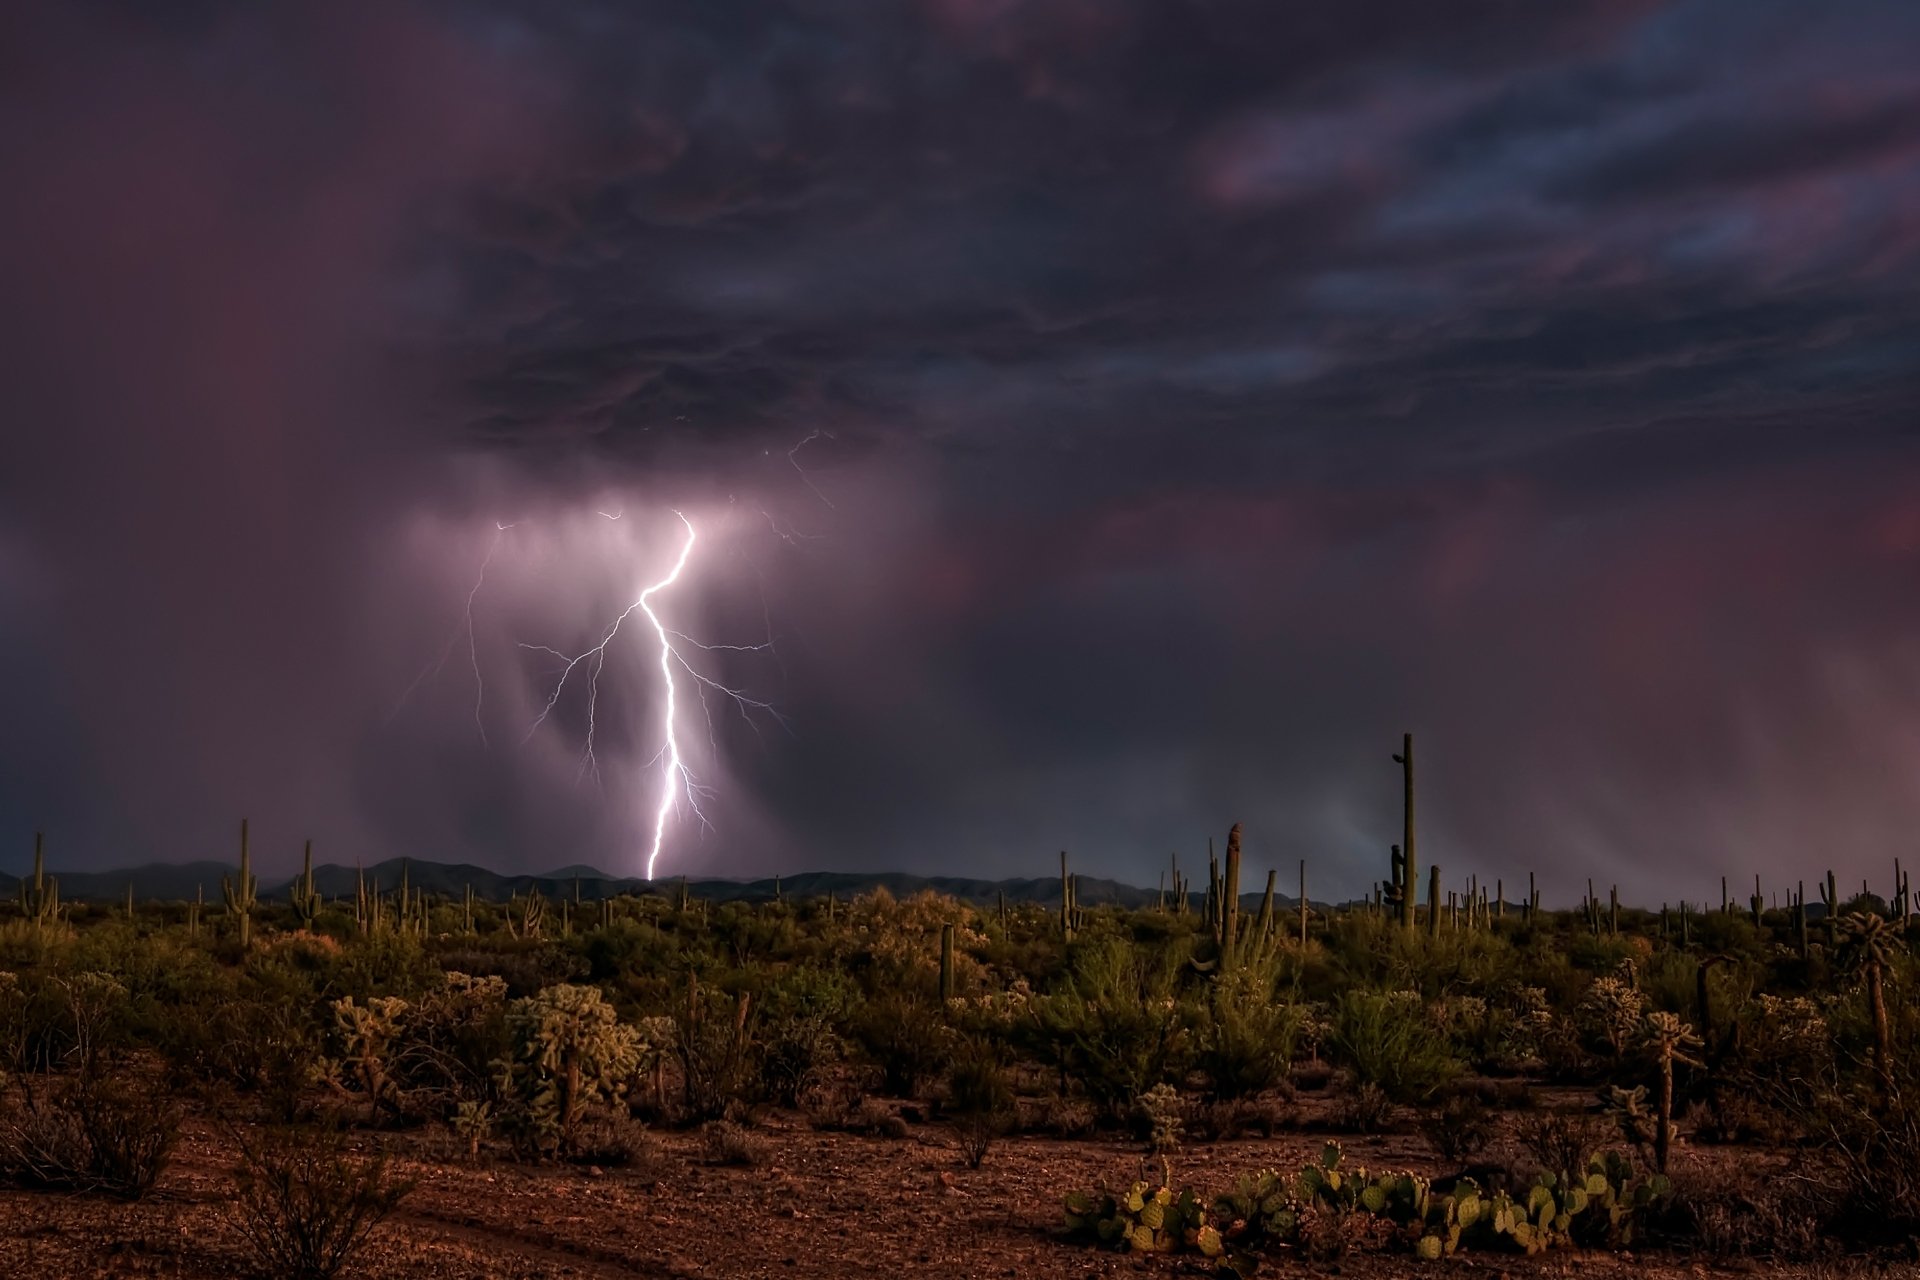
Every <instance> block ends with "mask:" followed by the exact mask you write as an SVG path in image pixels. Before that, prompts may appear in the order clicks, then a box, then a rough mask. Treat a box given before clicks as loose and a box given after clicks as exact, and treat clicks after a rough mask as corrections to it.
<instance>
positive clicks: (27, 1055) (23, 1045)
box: [0, 971, 66, 1088]
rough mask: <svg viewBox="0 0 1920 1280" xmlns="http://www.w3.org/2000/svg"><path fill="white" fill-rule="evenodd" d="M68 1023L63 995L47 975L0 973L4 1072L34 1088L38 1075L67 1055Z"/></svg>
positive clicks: (0, 1050) (0, 1044)
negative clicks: (33, 1081) (65, 1031)
mask: <svg viewBox="0 0 1920 1280" xmlns="http://www.w3.org/2000/svg"><path fill="white" fill-rule="evenodd" d="M65 1023H66V1001H65V999H64V996H63V993H62V992H61V990H60V988H59V987H58V986H57V985H56V984H55V983H54V982H53V981H52V980H51V979H49V978H48V977H47V976H46V974H44V973H41V972H34V971H28V972H26V973H13V972H10V971H0V1072H3V1073H5V1074H6V1075H13V1076H18V1077H19V1078H20V1079H21V1080H22V1081H23V1082H25V1083H26V1084H27V1086H28V1087H29V1088H30V1087H31V1080H32V1076H33V1075H34V1074H35V1073H37V1072H41V1071H49V1070H51V1069H52V1068H53V1067H54V1066H55V1065H56V1064H57V1063H58V1062H59V1060H60V1059H61V1057H62V1056H63V1055H64V1054H65V1052H66V1041H65V1037H64V1035H63V1031H62V1028H63V1027H64V1026H65Z"/></svg>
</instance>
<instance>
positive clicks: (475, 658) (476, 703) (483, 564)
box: [386, 521, 513, 747]
mask: <svg viewBox="0 0 1920 1280" xmlns="http://www.w3.org/2000/svg"><path fill="white" fill-rule="evenodd" d="M511 528H513V526H512V525H510V524H501V523H500V522H499V521H495V522H494V526H493V540H492V541H491V542H489V543H487V554H486V555H484V556H482V557H481V558H480V569H479V571H478V572H477V573H475V574H474V576H473V586H472V587H471V588H470V589H469V590H468V591H467V607H466V609H465V610H464V611H463V612H462V614H461V619H460V623H459V625H458V626H456V627H455V628H454V629H453V634H451V635H449V636H448V637H447V643H446V644H445V645H444V646H443V647H442V648H441V650H440V656H439V657H438V658H436V659H435V660H434V661H432V662H429V663H428V664H427V665H426V666H424V667H422V668H421V669H420V674H419V675H417V676H415V677H414V678H413V681H412V683H410V684H408V685H407V687H406V689H405V690H404V691H403V692H402V693H401V694H400V699H399V701H397V702H395V703H394V704H393V710H392V711H389V712H388V713H387V719H386V723H388V724H392V723H393V721H394V719H395V718H396V717H397V716H398V715H399V714H400V712H401V711H402V710H403V709H404V708H405V707H406V705H407V700H408V699H409V698H411V697H413V691H414V690H415V689H418V688H419V687H420V686H421V685H422V684H423V683H425V682H426V681H427V680H429V679H432V678H433V677H435V676H437V675H439V674H440V672H441V671H442V670H443V669H445V667H446V665H447V659H448V658H449V657H451V656H452V655H453V646H454V645H456V644H458V643H460V636H461V633H462V632H465V633H466V637H467V661H468V662H469V663H470V664H472V667H473V727H474V728H475V729H478V730H479V731H480V745H481V746H483V747H484V746H490V745H491V744H490V743H489V742H488V741H487V726H486V722H485V721H484V720H483V719H482V718H481V709H482V706H483V704H484V703H485V702H486V697H487V681H486V677H485V676H483V675H481V674H480V648H479V641H478V640H477V638H476V637H475V636H474V633H473V605H474V601H476V600H478V599H479V598H480V588H481V587H482V586H483V585H485V583H486V581H487V566H488V565H490V564H492V563H493V555H494V552H496V551H498V550H499V549H500V539H501V538H502V537H503V536H504V535H505V534H506V532H507V530H509V529H511Z"/></svg>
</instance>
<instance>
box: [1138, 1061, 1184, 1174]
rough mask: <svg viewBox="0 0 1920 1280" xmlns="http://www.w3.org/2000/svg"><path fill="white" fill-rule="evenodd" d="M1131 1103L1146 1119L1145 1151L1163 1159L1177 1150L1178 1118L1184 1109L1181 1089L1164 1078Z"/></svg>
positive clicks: (1178, 1135)
mask: <svg viewBox="0 0 1920 1280" xmlns="http://www.w3.org/2000/svg"><path fill="white" fill-rule="evenodd" d="M1134 1106H1135V1107H1137V1108H1138V1109H1139V1111H1140V1115H1141V1117H1142V1118H1143V1119H1144V1120H1145V1121H1146V1122H1147V1152H1148V1154H1150V1155H1156V1156H1159V1157H1160V1159H1161V1160H1162V1161H1163V1162H1164V1161H1165V1160H1166V1159H1167V1158H1168V1157H1169V1156H1171V1155H1172V1154H1173V1153H1174V1152H1175V1151H1178V1150H1179V1149H1180V1133H1181V1123H1180V1121H1181V1115H1182V1113H1183V1111H1184V1108H1183V1107H1182V1106H1181V1103H1180V1091H1179V1090H1178V1089H1176V1088H1174V1087H1173V1086H1172V1085H1170V1084H1167V1083H1165V1082H1164V1081H1163V1082H1162V1083H1160V1084H1156V1085H1155V1086H1153V1088H1151V1089H1149V1090H1147V1091H1146V1092H1145V1093H1143V1094H1141V1095H1140V1096H1139V1098H1137V1099H1136V1100H1135V1101H1134Z"/></svg>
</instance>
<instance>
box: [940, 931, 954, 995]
mask: <svg viewBox="0 0 1920 1280" xmlns="http://www.w3.org/2000/svg"><path fill="white" fill-rule="evenodd" d="M951 999H953V926H952V925H951V924H943V925H941V926H940V1003H941V1004H945V1003H946V1002H947V1001H949V1000H951Z"/></svg>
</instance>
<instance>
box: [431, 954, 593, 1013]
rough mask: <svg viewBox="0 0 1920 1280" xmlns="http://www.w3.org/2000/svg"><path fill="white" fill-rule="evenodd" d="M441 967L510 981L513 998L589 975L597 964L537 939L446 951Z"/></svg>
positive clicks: (451, 971)
mask: <svg viewBox="0 0 1920 1280" xmlns="http://www.w3.org/2000/svg"><path fill="white" fill-rule="evenodd" d="M439 966H440V968H441V969H443V970H445V971H447V972H450V973H466V974H472V975H473V976H474V977H476V978H484V977H496V978H499V979H500V980H501V981H502V982H504V983H506V984H507V997H508V998H509V999H513V1000H518V999H521V998H523V997H526V996H532V995H538V994H539V993H540V992H541V991H544V990H545V989H546V988H548V987H555V986H560V985H562V984H563V983H569V982H574V981H576V980H578V979H580V978H585V977H587V976H589V972H590V970H591V969H592V967H593V966H592V965H590V964H589V963H588V961H586V960H585V959H583V958H582V957H580V956H578V955H576V954H574V953H573V952H571V951H562V950H560V949H558V948H557V947H552V946H542V945H541V944H539V943H537V942H513V941H506V940H503V941H501V942H499V943H496V944H495V945H494V946H491V947H467V948H462V949H460V950H456V951H448V952H444V953H442V954H441V956H440V957H439Z"/></svg>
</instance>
